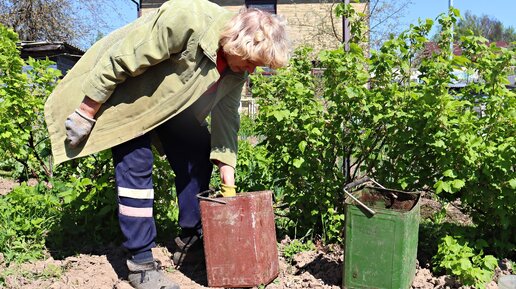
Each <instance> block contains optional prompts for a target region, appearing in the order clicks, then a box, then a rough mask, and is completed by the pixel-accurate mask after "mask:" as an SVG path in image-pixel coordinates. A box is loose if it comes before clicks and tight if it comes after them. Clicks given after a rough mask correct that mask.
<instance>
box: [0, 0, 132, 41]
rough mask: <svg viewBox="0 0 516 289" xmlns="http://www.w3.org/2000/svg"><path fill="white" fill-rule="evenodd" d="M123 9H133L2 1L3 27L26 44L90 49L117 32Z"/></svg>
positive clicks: (124, 1) (116, 4)
mask: <svg viewBox="0 0 516 289" xmlns="http://www.w3.org/2000/svg"><path fill="white" fill-rule="evenodd" d="M121 5H127V6H129V7H131V6H134V4H133V3H132V2H131V1H130V0H88V1H82V0H0V23H2V24H4V25H5V26H7V27H9V28H12V29H13V30H14V31H15V32H16V33H18V35H19V38H20V40H23V41H47V40H48V41H67V42H70V43H72V44H75V45H77V46H79V47H81V48H87V46H89V45H90V43H91V42H92V41H93V40H94V39H95V38H96V37H97V35H99V34H106V33H107V32H109V31H111V30H112V29H113V28H114V27H112V26H113V22H114V21H115V20H117V18H118V19H119V18H121V17H122V15H121V13H120V12H119V11H120V6H121ZM135 15H136V9H135ZM125 22H128V20H127V21H125Z"/></svg>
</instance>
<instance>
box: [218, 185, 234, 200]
mask: <svg viewBox="0 0 516 289" xmlns="http://www.w3.org/2000/svg"><path fill="white" fill-rule="evenodd" d="M220 193H221V194H222V196H223V197H235V196H236V186H232V185H226V184H220Z"/></svg>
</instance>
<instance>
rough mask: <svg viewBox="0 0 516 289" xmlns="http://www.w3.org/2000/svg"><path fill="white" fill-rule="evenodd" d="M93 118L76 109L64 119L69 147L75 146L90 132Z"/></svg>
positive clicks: (93, 122)
mask: <svg viewBox="0 0 516 289" xmlns="http://www.w3.org/2000/svg"><path fill="white" fill-rule="evenodd" d="M94 124H95V120H94V119H93V118H89V117H87V116H85V115H84V114H83V113H81V112H80V111H79V110H78V109H76V110H75V111H74V112H73V113H72V114H70V115H69V116H68V117H67V118H66V121H65V128H66V140H67V141H69V144H70V147H72V148H76V147H77V146H78V145H79V144H80V143H81V142H82V141H83V140H84V139H85V138H86V137H88V135H89V134H90V132H91V129H92V128H93V125H94Z"/></svg>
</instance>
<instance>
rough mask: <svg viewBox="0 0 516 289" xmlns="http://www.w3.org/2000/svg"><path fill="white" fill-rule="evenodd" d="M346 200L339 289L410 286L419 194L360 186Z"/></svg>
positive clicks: (412, 273) (414, 255) (413, 272)
mask: <svg viewBox="0 0 516 289" xmlns="http://www.w3.org/2000/svg"><path fill="white" fill-rule="evenodd" d="M353 195H354V196H355V197H356V198H357V199H359V200H360V201H361V202H363V203H364V204H366V205H367V206H369V207H371V208H373V209H374V210H375V212H376V213H375V214H374V216H371V215H369V214H367V212H364V209H363V208H362V207H361V206H359V205H357V204H355V203H354V201H353V200H346V203H347V204H346V210H345V211H346V219H345V221H346V226H345V233H344V236H345V238H344V239H345V244H344V268H343V288H345V289H363V288H377V289H389V288H401V289H407V288H410V285H411V284H412V280H413V279H414V275H415V270H416V257H417V244H418V231H419V218H420V216H419V215H420V205H419V199H420V195H419V194H418V193H410V192H402V191H397V190H392V189H386V188H378V187H370V186H366V187H364V188H362V189H360V190H358V191H356V192H354V193H353Z"/></svg>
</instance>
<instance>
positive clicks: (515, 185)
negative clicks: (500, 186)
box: [509, 179, 516, 189]
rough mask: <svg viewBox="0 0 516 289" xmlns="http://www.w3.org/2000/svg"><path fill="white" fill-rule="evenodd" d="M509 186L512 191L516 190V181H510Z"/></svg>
mask: <svg viewBox="0 0 516 289" xmlns="http://www.w3.org/2000/svg"><path fill="white" fill-rule="evenodd" d="M509 185H510V186H511V188H512V189H516V179H511V180H509Z"/></svg>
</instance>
